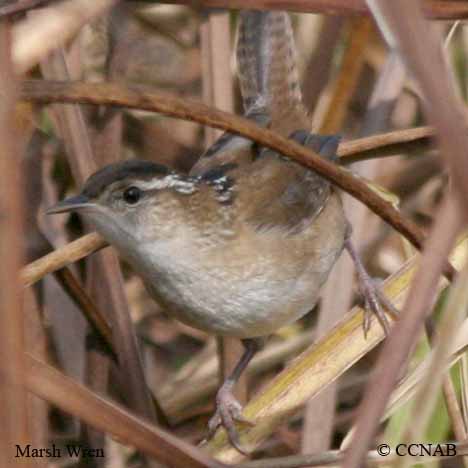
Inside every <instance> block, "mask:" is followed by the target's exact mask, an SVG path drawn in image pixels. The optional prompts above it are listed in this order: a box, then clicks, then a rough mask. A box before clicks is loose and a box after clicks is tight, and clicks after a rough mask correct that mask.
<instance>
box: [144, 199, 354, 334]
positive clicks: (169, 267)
mask: <svg viewBox="0 0 468 468" xmlns="http://www.w3.org/2000/svg"><path fill="white" fill-rule="evenodd" d="M337 204H339V200H338V198H336V200H335V198H333V199H332V200H331V203H328V204H327V207H326V208H325V209H324V210H323V212H322V213H321V214H320V215H319V218H320V219H315V220H314V221H315V222H314V223H313V226H310V228H309V229H305V230H304V231H303V232H302V233H301V234H300V235H297V236H284V237H283V236H281V235H278V233H271V234H268V233H265V232H255V231H253V230H249V232H248V233H244V234H243V235H242V236H241V237H239V238H235V239H233V240H232V241H231V242H227V243H226V244H225V245H223V246H221V247H209V250H207V249H208V248H204V247H199V246H198V248H197V244H196V243H194V242H193V241H192V242H187V243H183V242H181V241H180V240H179V239H174V240H169V241H167V242H165V243H164V244H163V243H159V244H158V245H154V246H151V245H146V246H142V248H141V259H142V260H143V261H142V262H139V267H138V268H137V269H138V270H139V273H140V274H141V275H142V277H143V279H144V281H145V284H146V286H147V288H148V290H149V292H150V294H151V295H152V296H153V297H154V298H155V299H156V300H157V301H158V302H160V303H161V304H162V305H163V306H164V307H166V308H167V311H168V312H169V313H170V314H172V315H174V316H175V318H177V319H179V320H180V321H182V322H184V323H187V324H189V325H191V326H194V327H196V328H200V329H202V330H205V331H207V332H210V333H215V334H219V335H226V336H236V337H241V338H246V337H254V336H262V335H267V334H270V333H272V332H273V331H275V330H277V329H278V328H280V327H281V326H283V325H285V324H287V323H291V322H293V321H295V320H297V319H298V318H299V317H301V316H302V315H304V314H305V313H307V312H308V311H309V310H311V309H312V308H313V307H314V305H315V303H316V301H317V298H318V295H319V290H320V287H321V286H322V284H323V283H324V282H325V281H326V279H327V277H328V274H329V272H330V270H331V268H332V266H333V265H334V263H335V262H336V259H337V257H338V256H339V255H340V254H341V251H342V247H343V241H344V235H345V223H344V221H343V220H344V217H343V215H342V212H341V210H340V209H337V207H338V205H337ZM340 213H341V214H340ZM320 221H321V222H320ZM317 222H318V224H317ZM321 225H323V228H322V226H321ZM326 227H327V229H325V228H326ZM330 228H331V229H332V230H333V231H334V234H333V235H330V231H329V229H330Z"/></svg>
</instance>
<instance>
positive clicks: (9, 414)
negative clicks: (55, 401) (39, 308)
mask: <svg viewBox="0 0 468 468" xmlns="http://www.w3.org/2000/svg"><path fill="white" fill-rule="evenodd" d="M10 44H11V42H10V24H9V23H8V22H4V21H0V89H1V90H2V92H1V94H0V141H1V142H2V144H1V147H0V213H1V215H0V255H1V257H0V258H1V259H2V267H1V269H0V290H1V293H0V311H1V313H0V355H1V356H2V358H1V361H0V372H1V373H2V374H3V377H4V378H2V379H0V393H1V395H2V398H1V403H0V420H1V421H2V433H1V436H0V465H1V466H10V465H11V464H12V461H13V460H14V456H15V454H14V453H13V451H14V448H15V444H21V445H23V444H28V443H30V438H29V432H28V414H27V411H28V410H27V395H26V391H25V386H24V379H25V374H26V373H25V367H26V366H25V361H24V330H25V328H24V320H23V319H24V317H23V310H22V304H21V303H22V297H21V294H20V293H19V291H18V290H20V281H19V270H20V264H21V261H22V255H23V252H22V247H23V243H22V237H21V235H20V233H21V229H22V217H23V209H22V208H23V199H22V191H21V188H22V187H21V177H20V167H19V157H18V156H17V154H16V148H15V146H16V138H17V135H15V133H16V129H15V128H14V125H12V118H11V116H12V115H14V113H15V102H16V96H17V87H16V79H15V76H14V72H13V68H12V63H11V57H10ZM15 461H16V460H15ZM18 463H19V465H20V466H22V467H27V466H32V465H33V463H31V462H30V461H29V459H26V458H24V459H20V460H18Z"/></svg>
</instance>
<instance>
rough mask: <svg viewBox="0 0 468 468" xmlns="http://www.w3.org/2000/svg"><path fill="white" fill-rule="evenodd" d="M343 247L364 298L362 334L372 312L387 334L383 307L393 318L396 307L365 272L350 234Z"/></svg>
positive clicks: (395, 316) (365, 329)
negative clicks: (354, 270)
mask: <svg viewBox="0 0 468 468" xmlns="http://www.w3.org/2000/svg"><path fill="white" fill-rule="evenodd" d="M345 249H346V250H347V251H348V253H349V255H350V257H351V259H352V261H353V263H354V266H355V268H356V273H357V276H358V281H359V288H360V291H361V294H362V296H363V298H364V306H365V311H364V325H363V326H364V334H367V332H368V331H369V328H370V320H371V317H372V314H374V315H375V316H376V317H377V319H378V320H379V322H380V324H381V325H382V327H383V329H384V331H385V334H386V335H388V333H389V331H390V327H389V323H388V319H387V316H386V315H385V312H384V311H383V308H385V309H386V310H387V312H388V313H389V314H390V315H391V316H392V317H393V318H394V319H396V318H397V317H398V309H397V308H396V307H395V306H394V305H393V304H392V303H391V302H390V300H389V299H388V298H387V297H386V296H385V294H384V293H383V292H382V291H381V290H380V288H379V287H378V285H377V284H376V283H375V281H374V280H373V279H372V278H371V277H370V276H369V274H368V273H367V271H366V269H365V267H364V265H363V263H362V260H361V257H360V255H359V253H358V251H357V250H356V248H355V247H354V245H353V243H352V242H351V236H350V235H347V236H346V239H345Z"/></svg>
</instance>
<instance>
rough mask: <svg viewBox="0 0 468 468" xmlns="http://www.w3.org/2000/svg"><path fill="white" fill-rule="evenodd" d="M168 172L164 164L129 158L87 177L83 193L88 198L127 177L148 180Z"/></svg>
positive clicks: (96, 195)
mask: <svg viewBox="0 0 468 468" xmlns="http://www.w3.org/2000/svg"><path fill="white" fill-rule="evenodd" d="M170 172H171V171H170V169H169V168H167V167H166V166H162V165H160V164H156V163H153V162H150V161H139V160H130V161H122V162H118V163H115V164H110V165H109V166H106V167H104V168H102V169H100V170H99V171H97V172H95V173H94V174H93V175H92V176H91V177H89V178H88V180H87V181H86V183H85V185H84V188H83V195H86V196H87V197H88V198H90V199H92V198H96V197H98V196H99V195H100V194H101V193H102V191H103V190H104V189H105V188H106V187H108V186H109V185H110V184H112V183H114V182H118V181H120V180H124V179H127V178H138V179H140V180H150V179H152V178H153V177H155V176H166V175H168V174H170Z"/></svg>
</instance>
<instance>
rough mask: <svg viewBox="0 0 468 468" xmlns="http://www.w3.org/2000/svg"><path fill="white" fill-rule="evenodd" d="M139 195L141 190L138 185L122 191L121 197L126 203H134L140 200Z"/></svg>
mask: <svg viewBox="0 0 468 468" xmlns="http://www.w3.org/2000/svg"><path fill="white" fill-rule="evenodd" d="M141 195H142V192H141V190H140V189H139V188H138V187H129V188H128V189H126V190H125V192H124V193H123V199H124V201H125V203H128V204H129V205H134V204H135V203H138V202H139V201H140V198H141Z"/></svg>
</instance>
